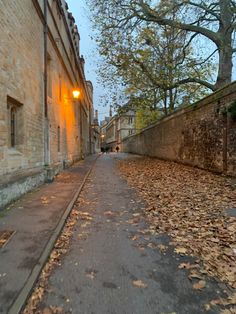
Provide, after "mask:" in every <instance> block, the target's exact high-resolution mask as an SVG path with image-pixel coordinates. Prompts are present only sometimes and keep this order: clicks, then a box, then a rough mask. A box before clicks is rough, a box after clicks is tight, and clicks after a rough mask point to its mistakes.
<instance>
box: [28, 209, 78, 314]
mask: <svg viewBox="0 0 236 314" xmlns="http://www.w3.org/2000/svg"><path fill="white" fill-rule="evenodd" d="M79 214H80V212H79V211H78V210H77V209H76V208H73V210H72V211H71V213H70V216H69V217H68V219H67V222H66V224H65V227H64V229H63V231H62V233H61V235H60V237H59V238H58V240H57V242H56V244H55V246H54V249H53V251H52V252H51V254H50V257H49V260H48V262H47V263H46V265H45V266H44V268H43V270H42V273H41V275H40V277H39V280H38V282H37V284H36V287H35V288H34V291H33V293H32V295H31V297H30V298H29V300H28V303H27V305H26V307H25V309H24V311H23V314H32V313H35V314H42V313H44V314H60V313H63V309H62V308H61V307H53V306H50V307H47V308H44V309H43V310H38V305H39V304H40V302H41V301H42V299H43V295H44V292H45V290H47V288H48V279H49V277H50V275H51V273H52V270H53V269H54V267H55V266H58V265H60V261H61V257H62V256H63V255H64V254H65V253H66V252H67V250H68V247H69V243H70V239H71V236H72V233H73V228H74V225H75V223H76V221H77V219H78V217H79Z"/></svg>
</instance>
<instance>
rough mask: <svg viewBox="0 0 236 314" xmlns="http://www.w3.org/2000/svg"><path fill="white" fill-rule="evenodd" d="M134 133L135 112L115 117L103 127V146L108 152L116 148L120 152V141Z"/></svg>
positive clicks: (130, 111)
mask: <svg viewBox="0 0 236 314" xmlns="http://www.w3.org/2000/svg"><path fill="white" fill-rule="evenodd" d="M135 133H136V129H135V112H134V111H132V110H129V111H127V112H126V113H122V114H120V115H115V116H114V117H112V118H111V119H110V121H109V122H108V123H107V124H106V125H105V146H106V147H108V148H109V150H110V151H115V149H116V146H119V149H120V151H122V145H121V143H122V140H123V139H124V138H125V137H127V136H129V135H132V134H135Z"/></svg>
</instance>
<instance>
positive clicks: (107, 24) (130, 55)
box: [89, 0, 215, 114]
mask: <svg viewBox="0 0 236 314" xmlns="http://www.w3.org/2000/svg"><path fill="white" fill-rule="evenodd" d="M89 3H90V7H91V11H92V12H93V20H94V28H95V29H96V32H97V43H98V46H99V52H100V54H101V56H102V57H103V59H102V63H101V66H100V78H101V83H102V84H103V86H104V88H106V89H109V92H108V97H107V100H106V102H109V101H110V102H111V104H112V105H113V107H118V108H119V107H120V106H121V105H123V104H130V105H132V106H135V107H137V108H140V107H142V108H143V106H144V107H145V108H146V107H149V108H150V109H156V108H160V109H162V110H163V112H164V113H165V114H168V113H169V112H172V111H173V110H175V108H176V107H179V106H182V105H187V104H190V103H193V102H195V101H197V100H199V99H200V98H202V97H204V96H206V95H207V94H209V92H210V90H209V89H208V88H207V87H206V86H205V85H201V84H199V83H196V82H199V81H203V80H205V81H212V75H213V74H214V73H215V67H214V66H213V63H212V60H211V59H207V60H204V58H201V57H200V56H197V54H199V49H197V54H196V49H195V48H194V46H193V45H192V41H193V40H194V38H195V36H194V35H193V36H192V35H191V37H190V35H189V33H188V32H187V31H186V30H184V29H179V28H178V27H171V26H170V25H164V24H161V25H160V24H158V23H156V22H152V21H146V20H145V18H142V17H144V15H143V14H144V12H146V11H145V10H143V9H144V7H145V6H146V9H148V12H149V7H152V10H153V13H154V15H155V16H166V17H168V18H169V19H170V20H171V21H175V22H176V23H177V24H178V23H181V22H182V21H183V20H184V19H185V18H186V17H188V18H189V17H190V16H189V15H188V14H187V13H188V12H187V11H186V10H185V7H186V3H187V2H186V1H184V3H183V5H179V4H177V3H176V1H172V0H160V1H159V2H156V1H148V2H145V3H146V4H143V5H142V4H141V3H143V2H139V1H138V2H137V1H128V0H123V1H118V2H116V5H114V1H112V0H104V1H98V0H89ZM138 12H139V13H138ZM150 12H151V11H150ZM150 12H149V13H150ZM150 14H151V13H150ZM186 78H187V79H186ZM183 82H185V83H183ZM186 100H187V102H188V103H186Z"/></svg>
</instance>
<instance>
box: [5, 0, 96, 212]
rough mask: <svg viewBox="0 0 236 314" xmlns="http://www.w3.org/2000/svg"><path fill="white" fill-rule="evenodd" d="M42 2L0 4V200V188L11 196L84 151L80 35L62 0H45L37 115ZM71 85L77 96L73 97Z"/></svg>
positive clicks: (86, 101)
mask: <svg viewBox="0 0 236 314" xmlns="http://www.w3.org/2000/svg"><path fill="white" fill-rule="evenodd" d="M43 4H44V1H43V0H21V1H5V2H4V5H1V6H0V28H1V36H0V207H1V206H2V205H5V204H6V203H7V202H8V201H10V199H11V197H10V198H9V199H8V198H6V193H5V192H4V193H1V192H2V191H3V189H4V191H7V194H9V193H10V195H11V194H12V199H13V198H15V197H18V196H20V191H22V194H23V193H24V192H26V191H28V190H29V189H30V185H32V188H33V187H34V186H35V185H37V184H39V183H41V182H42V181H43V180H44V173H45V175H47V174H50V178H49V179H51V177H52V176H53V175H55V174H56V173H57V172H58V171H59V170H61V169H62V168H63V167H64V166H65V165H70V164H72V163H73V162H74V161H76V160H78V159H80V158H81V157H82V156H84V155H86V154H88V153H89V151H90V139H89V135H90V128H89V123H90V118H89V117H90V112H91V110H92V106H93V104H92V83H91V82H90V83H89V84H88V82H87V81H86V79H85V75H84V60H83V58H82V57H81V56H80V54H79V41H80V36H79V33H78V29H77V26H76V25H75V20H74V18H73V16H72V14H71V13H70V12H69V11H68V6H67V4H66V1H65V0H60V1H56V0H49V1H47V4H48V5H47V11H48V14H47V23H48V36H47V80H48V84H47V108H48V115H47V118H46V117H45V98H44V95H45V89H44V78H45V77H44V70H45V69H44V51H45V49H44V47H45V45H44V14H43V13H44V12H43V8H44V6H43ZM75 88H76V89H77V88H79V89H80V91H81V97H80V99H79V100H74V99H73V96H72V91H73V89H75ZM13 133H14V135H13ZM47 139H48V140H47ZM54 170H55V171H54ZM32 172H33V173H34V175H33V179H32ZM27 176H28V177H29V178H28V179H27ZM30 178H31V179H30ZM17 182H18V183H19V188H18V190H17V191H18V192H19V193H18V192H16V189H15V188H14V187H13V185H14V184H17ZM11 184H12V193H11V192H9V191H10V189H11ZM6 186H7V190H6Z"/></svg>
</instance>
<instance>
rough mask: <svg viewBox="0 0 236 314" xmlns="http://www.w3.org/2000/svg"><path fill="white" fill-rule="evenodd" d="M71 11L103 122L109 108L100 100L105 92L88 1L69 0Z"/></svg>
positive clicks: (96, 106)
mask: <svg viewBox="0 0 236 314" xmlns="http://www.w3.org/2000/svg"><path fill="white" fill-rule="evenodd" d="M67 3H68V6H69V11H70V12H72V14H73V16H74V18H75V20H76V24H77V26H78V30H79V33H80V39H81V40H80V54H81V55H83V56H84V58H85V75H86V79H87V80H90V81H91V82H92V83H93V87H94V109H97V110H98V112H99V120H100V121H101V120H103V119H104V117H105V116H108V115H109V108H108V107H107V106H106V107H104V106H105V100H102V101H101V99H100V96H102V95H103V90H102V88H101V86H99V83H98V82H97V75H96V70H97V66H98V65H97V63H98V52H97V48H96V44H95V41H94V40H92V39H91V36H92V35H93V31H92V25H91V22H90V20H89V9H88V6H87V4H86V0H67Z"/></svg>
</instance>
